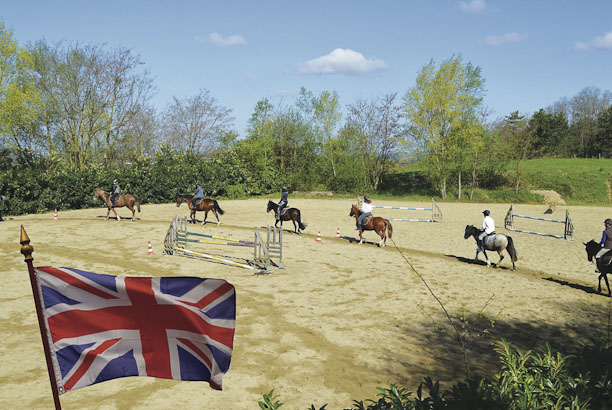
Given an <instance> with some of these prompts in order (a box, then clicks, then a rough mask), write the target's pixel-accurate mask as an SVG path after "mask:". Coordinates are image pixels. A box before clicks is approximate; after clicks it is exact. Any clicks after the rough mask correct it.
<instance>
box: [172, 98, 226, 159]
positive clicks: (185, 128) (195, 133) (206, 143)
mask: <svg viewBox="0 0 612 410" xmlns="http://www.w3.org/2000/svg"><path fill="white" fill-rule="evenodd" d="M231 113H232V110H231V109H229V108H226V107H224V106H222V105H220V104H219V103H218V102H217V100H216V99H215V98H214V97H212V96H211V95H210V92H209V91H208V90H205V89H202V90H200V91H199V93H198V94H196V95H194V96H191V97H187V98H184V99H179V98H177V97H173V101H172V103H171V104H170V105H169V106H168V107H167V109H166V111H165V113H164V115H163V128H164V134H165V137H166V139H167V141H168V142H169V143H170V144H171V145H172V146H174V147H175V148H176V149H177V150H178V151H180V152H186V153H193V154H210V153H211V152H213V151H214V150H215V149H217V148H218V147H219V145H220V142H221V139H222V137H223V136H224V135H225V134H226V133H227V132H228V131H230V129H231V127H232V125H233V122H234V118H233V117H231Z"/></svg>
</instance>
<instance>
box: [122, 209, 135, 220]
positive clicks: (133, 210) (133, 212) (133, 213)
mask: <svg viewBox="0 0 612 410" xmlns="http://www.w3.org/2000/svg"><path fill="white" fill-rule="evenodd" d="M125 206H127V207H128V209H129V210H130V211H132V222H134V215H136V210H135V209H134V207H133V206H130V205H125Z"/></svg>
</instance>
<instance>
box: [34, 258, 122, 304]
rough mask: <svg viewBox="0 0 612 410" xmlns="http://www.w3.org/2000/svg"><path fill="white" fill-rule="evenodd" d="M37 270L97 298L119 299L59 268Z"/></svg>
mask: <svg viewBox="0 0 612 410" xmlns="http://www.w3.org/2000/svg"><path fill="white" fill-rule="evenodd" d="M36 269H40V270H42V271H45V272H47V273H48V274H50V275H52V276H55V277H56V278H58V279H59V280H62V281H64V282H66V283H68V284H70V285H72V286H74V287H75V288H79V289H82V290H84V291H86V292H89V293H92V294H94V295H96V296H99V297H101V298H104V299H119V298H118V297H117V296H115V295H111V294H110V293H106V292H104V291H103V290H100V289H98V288H95V287H93V286H91V285H89V284H87V283H85V282H83V281H81V280H79V279H77V278H75V277H74V276H72V275H69V274H67V273H66V272H64V271H61V270H59V269H57V268H54V267H51V266H45V267H44V268H36Z"/></svg>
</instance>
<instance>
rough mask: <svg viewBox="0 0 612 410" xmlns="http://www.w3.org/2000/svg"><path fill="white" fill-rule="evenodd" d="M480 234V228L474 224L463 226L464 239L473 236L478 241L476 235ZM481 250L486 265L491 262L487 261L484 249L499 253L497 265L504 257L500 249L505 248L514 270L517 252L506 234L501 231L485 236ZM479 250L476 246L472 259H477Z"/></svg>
mask: <svg viewBox="0 0 612 410" xmlns="http://www.w3.org/2000/svg"><path fill="white" fill-rule="evenodd" d="M480 234H481V231H480V229H478V228H476V227H475V226H474V225H467V226H466V227H465V235H464V236H463V238H464V239H467V238H469V237H470V236H473V237H474V239H475V240H476V243H478V236H479V235H480ZM483 248H484V249H483V251H482V253H483V254H484V256H485V259H486V260H487V266H491V262H490V261H489V257H488V256H487V252H486V251H496V252H497V254H498V255H499V262H497V266H499V265H500V264H501V261H502V260H503V259H504V255H502V251H503V250H504V249H505V250H506V251H507V252H508V255H510V259H511V260H512V270H513V271H514V270H516V266H515V264H514V262H516V261H517V260H518V254H517V253H516V249H515V248H514V241H512V238H511V237H509V236H508V235H504V234H503V233H496V234H495V235H489V236H487V237H485V239H484V240H483ZM479 252H480V249H479V248H476V256H475V257H474V260H478V253H479Z"/></svg>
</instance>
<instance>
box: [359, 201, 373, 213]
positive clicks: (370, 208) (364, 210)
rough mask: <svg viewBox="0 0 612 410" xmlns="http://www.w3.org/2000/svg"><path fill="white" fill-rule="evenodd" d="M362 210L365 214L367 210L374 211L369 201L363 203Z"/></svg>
mask: <svg viewBox="0 0 612 410" xmlns="http://www.w3.org/2000/svg"><path fill="white" fill-rule="evenodd" d="M361 212H363V213H364V214H365V213H366V212H369V213H372V204H368V203H367V202H364V203H362V204H361Z"/></svg>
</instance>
